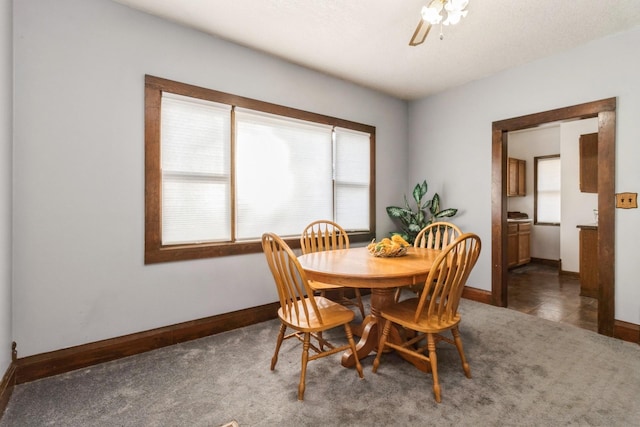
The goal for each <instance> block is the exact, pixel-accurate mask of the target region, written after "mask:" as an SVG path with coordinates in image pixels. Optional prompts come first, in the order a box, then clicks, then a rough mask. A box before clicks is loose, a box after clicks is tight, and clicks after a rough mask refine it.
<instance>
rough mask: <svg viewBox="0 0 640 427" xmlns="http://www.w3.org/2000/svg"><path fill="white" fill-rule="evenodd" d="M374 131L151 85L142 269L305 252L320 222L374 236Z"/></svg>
mask: <svg viewBox="0 0 640 427" xmlns="http://www.w3.org/2000/svg"><path fill="white" fill-rule="evenodd" d="M374 147H375V128H374V127H372V126H367V125H363V124H358V123H354V122H349V121H346V120H342V119H336V118H332V117H328V116H323V115H319V114H314V113H309V112H305V111H300V110H295V109H292V108H288V107H282V106H278V105H274V104H269V103H266V102H261V101H256V100H252V99H248V98H243V97H239V96H234V95H230V94H226V93H222V92H217V91H213V90H209V89H204V88H199V87H194V86H190V85H185V84H182V83H177V82H173V81H169V80H165V79H160V78H157V77H152V76H146V80H145V158H146V160H145V178H146V182H145V188H146V189H145V263H155V262H165V261H173V260H184V259H195V258H205V257H214V256H224V255H233V254H241V253H251V252H259V251H261V250H262V247H261V242H260V238H261V236H262V233H263V232H265V231H272V232H275V233H278V234H279V235H281V236H284V237H285V238H288V239H287V242H288V243H289V244H290V245H291V246H292V247H297V246H299V242H298V238H299V235H300V232H301V231H302V229H303V228H304V227H305V226H306V225H307V224H308V223H310V222H311V221H314V220H316V219H331V220H333V221H336V222H338V223H339V224H340V225H342V226H343V227H344V228H345V229H346V230H347V231H348V232H349V235H350V238H351V240H352V241H353V242H358V241H362V242H365V241H369V240H371V239H372V238H373V237H374V235H375V233H374V232H373V230H374V229H375V211H374V206H375V199H374V195H375V185H374V184H375V182H374V177H375V173H374V172H375V171H374V152H375V150H374Z"/></svg>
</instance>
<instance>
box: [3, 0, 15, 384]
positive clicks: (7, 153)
mask: <svg viewBox="0 0 640 427" xmlns="http://www.w3.org/2000/svg"><path fill="white" fill-rule="evenodd" d="M11 3H12V2H11V0H0V376H2V375H4V372H5V371H6V370H7V367H8V366H9V364H10V363H11V341H12V332H11V121H12V112H11V111H12V99H13V88H12V84H13V80H12V70H13V67H12V48H11V43H12V37H11V30H12V26H11Z"/></svg>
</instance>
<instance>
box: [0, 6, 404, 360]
mask: <svg viewBox="0 0 640 427" xmlns="http://www.w3.org/2000/svg"><path fill="white" fill-rule="evenodd" d="M14 8H15V10H14V29H15V40H14V48H15V76H16V77H15V97H16V100H15V122H14V123H15V134H14V138H15V147H14V150H15V157H14V165H13V166H14V172H15V182H14V193H15V199H14V215H15V221H14V254H13V256H14V262H13V265H14V287H13V293H14V295H13V311H14V317H13V321H14V325H13V326H14V327H13V330H14V335H15V340H16V342H17V343H18V353H19V356H20V357H24V356H29V355H32V354H37V353H42V352H46V351H51V350H57V349H61V348H65V347H69V346H73V345H78V344H83V343H87V342H93V341H97V340H101V339H105V338H111V337H116V336H120V335H124V334H128V333H133V332H138V331H143V330H148V329H152V328H156V327H160V326H165V325H170V324H175V323H178V322H183V321H188V320H192V319H197V318H202V317H206V316H212V315H216V314H220V313H225V312H230V311H233V310H239V309H243V308H247V307H252V306H256V305H260V304H266V303H271V302H275V301H277V295H276V293H275V286H274V285H273V281H272V280H273V279H272V278H271V276H270V273H269V270H268V268H267V265H266V262H265V260H264V256H263V255H262V254H252V255H243V256H230V257H223V258H215V259H205V260H197V261H187V262H175V263H166V264H159V265H149V266H145V265H143V251H144V105H143V101H144V99H143V94H144V92H143V90H144V86H143V84H144V75H145V74H151V75H156V76H159V77H164V78H168V79H173V80H177V81H180V82H184V83H189V84H194V85H199V86H203V87H207V88H211V89H216V90H220V91H224V92H229V93H233V94H237V95H242V96H246V97H251V98H255V99H259V100H262V101H268V102H273V103H277V104H282V105H285V106H290V107H295V108H300V109H303V110H308V111H313V112H315V113H320V114H327V115H332V116H336V117H340V118H344V119H348V120H353V121H356V122H361V123H365V124H369V125H373V126H376V128H377V150H376V156H377V178H378V181H377V182H378V186H377V209H376V210H377V219H378V232H379V233H382V234H385V233H387V232H388V231H390V230H391V228H392V224H391V222H390V220H389V219H388V217H387V215H386V212H385V210H384V208H385V206H387V205H390V204H392V203H393V204H395V203H399V202H400V201H401V200H402V199H401V197H402V192H403V191H405V189H406V182H407V181H406V175H405V174H404V173H398V171H402V170H405V168H406V165H407V151H408V150H407V147H406V144H407V135H406V132H407V103H406V102H404V101H400V100H397V99H395V98H391V97H388V96H385V95H381V94H379V93H377V92H374V91H371V90H369V89H365V88H363V87H360V86H356V85H353V84H350V83H347V82H344V81H342V80H339V79H334V78H331V77H328V76H326V75H323V74H320V73H316V72H313V71H310V70H308V69H305V68H302V67H299V66H295V65H292V64H290V63H287V62H284V61H282V60H279V59H275V58H273V57H270V56H267V55H263V54H261V53H257V52H255V51H252V50H249V49H246V48H243V47H240V46H238V45H235V44H232V43H229V42H226V41H223V40H220V39H217V38H213V37H210V36H207V35H205V34H203V33H200V32H197V31H194V30H190V29H186V28H183V27H180V26H178V25H175V24H172V23H169V22H167V21H164V20H161V19H159V18H155V17H152V16H149V15H146V14H143V13H141V12H137V11H134V10H132V9H129V8H127V7H125V6H122V5H120V4H117V3H114V2H111V1H107V0H56V1H55V2H52V1H50V0H29V1H19V2H16V4H15V6H14ZM0 354H4V353H3V352H2V351H0Z"/></svg>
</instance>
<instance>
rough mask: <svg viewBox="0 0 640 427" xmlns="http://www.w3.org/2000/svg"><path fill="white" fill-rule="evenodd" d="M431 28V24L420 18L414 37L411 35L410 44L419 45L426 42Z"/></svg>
mask: <svg viewBox="0 0 640 427" xmlns="http://www.w3.org/2000/svg"><path fill="white" fill-rule="evenodd" d="M430 30H431V24H429V23H428V22H426V21H425V20H423V19H420V22H418V26H417V27H416V30H415V31H414V32H413V37H411V40H410V41H409V46H418V45H419V44H422V43H424V41H425V39H426V38H427V35H429V31H430Z"/></svg>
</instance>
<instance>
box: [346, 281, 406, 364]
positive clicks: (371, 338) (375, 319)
mask: <svg viewBox="0 0 640 427" xmlns="http://www.w3.org/2000/svg"><path fill="white" fill-rule="evenodd" d="M395 292H396V290H395V288H386V289H381V288H374V289H371V314H369V315H368V316H367V317H365V319H364V321H363V322H362V325H361V327H360V328H357V331H358V333H357V334H356V335H359V336H360V341H358V343H357V344H356V351H357V353H358V359H363V358H365V357H367V356H368V355H370V354H371V353H373V352H375V351H376V350H377V348H378V341H379V339H380V334H381V333H382V320H383V319H382V318H381V317H380V312H381V311H382V309H384V308H385V307H387V306H388V305H390V304H393V303H394V298H395ZM354 334H355V333H354ZM391 335H395V336H394V341H396V340H397V341H399V340H400V336H399V334H398V331H397V330H395V329H394V330H392V331H391ZM355 364H356V360H355V357H354V355H353V353H352V352H351V351H347V352H345V353H344V354H343V355H342V365H343V366H347V367H350V366H355Z"/></svg>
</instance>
